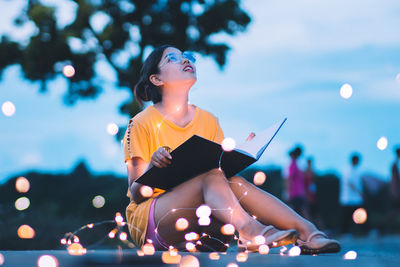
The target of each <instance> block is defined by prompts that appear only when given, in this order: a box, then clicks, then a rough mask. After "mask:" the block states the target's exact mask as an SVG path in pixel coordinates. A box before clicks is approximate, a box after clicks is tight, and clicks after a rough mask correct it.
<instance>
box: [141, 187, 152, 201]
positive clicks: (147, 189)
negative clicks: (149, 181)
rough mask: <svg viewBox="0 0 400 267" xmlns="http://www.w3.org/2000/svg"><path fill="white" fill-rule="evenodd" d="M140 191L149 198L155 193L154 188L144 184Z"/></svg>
mask: <svg viewBox="0 0 400 267" xmlns="http://www.w3.org/2000/svg"><path fill="white" fill-rule="evenodd" d="M139 191H140V194H141V195H142V196H143V197H144V198H148V197H151V196H152V195H153V188H151V187H150V186H147V185H142V186H141V187H140V190H139Z"/></svg>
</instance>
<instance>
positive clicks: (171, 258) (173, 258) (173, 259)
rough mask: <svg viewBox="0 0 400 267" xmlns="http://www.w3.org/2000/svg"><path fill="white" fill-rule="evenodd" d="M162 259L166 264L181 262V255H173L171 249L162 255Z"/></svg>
mask: <svg viewBox="0 0 400 267" xmlns="http://www.w3.org/2000/svg"><path fill="white" fill-rule="evenodd" d="M161 260H162V262H163V263H165V264H179V262H180V261H181V255H178V254H176V255H172V254H171V253H170V252H169V251H164V252H163V253H162V255H161Z"/></svg>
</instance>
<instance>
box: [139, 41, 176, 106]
mask: <svg viewBox="0 0 400 267" xmlns="http://www.w3.org/2000/svg"><path fill="white" fill-rule="evenodd" d="M168 47H172V46H170V45H162V46H159V47H157V48H155V49H154V50H153V52H151V54H150V55H149V56H148V57H147V58H146V60H145V61H144V63H143V66H142V69H141V70H140V77H139V81H138V83H137V84H136V85H135V87H134V90H133V93H134V95H135V98H136V100H137V102H138V103H139V105H141V106H143V102H144V101H152V102H153V103H154V104H155V103H158V102H160V101H161V99H162V95H161V91H160V88H159V87H158V86H156V85H154V84H153V83H152V82H151V81H150V79H149V78H150V75H152V74H158V73H160V70H159V68H158V63H160V61H161V58H162V55H163V53H164V50H165V49H166V48H168Z"/></svg>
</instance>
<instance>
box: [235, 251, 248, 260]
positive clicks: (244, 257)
mask: <svg viewBox="0 0 400 267" xmlns="http://www.w3.org/2000/svg"><path fill="white" fill-rule="evenodd" d="M247 257H248V255H247V253H244V252H240V253H238V254H237V255H236V261H237V262H245V261H247Z"/></svg>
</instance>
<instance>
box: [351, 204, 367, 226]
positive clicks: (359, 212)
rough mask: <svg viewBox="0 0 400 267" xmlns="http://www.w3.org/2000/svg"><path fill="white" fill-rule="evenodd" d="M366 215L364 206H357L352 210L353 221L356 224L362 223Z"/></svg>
mask: <svg viewBox="0 0 400 267" xmlns="http://www.w3.org/2000/svg"><path fill="white" fill-rule="evenodd" d="M367 217H368V216H367V211H366V210H365V209H364V208H358V209H356V210H355V211H354V212H353V221H354V222H355V223H356V224H364V223H365V222H366V221H367Z"/></svg>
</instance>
